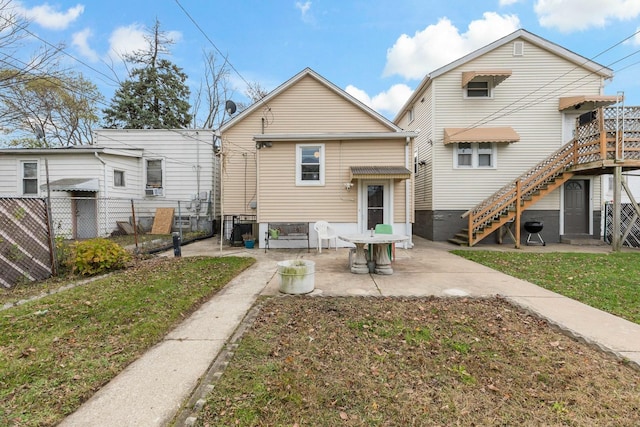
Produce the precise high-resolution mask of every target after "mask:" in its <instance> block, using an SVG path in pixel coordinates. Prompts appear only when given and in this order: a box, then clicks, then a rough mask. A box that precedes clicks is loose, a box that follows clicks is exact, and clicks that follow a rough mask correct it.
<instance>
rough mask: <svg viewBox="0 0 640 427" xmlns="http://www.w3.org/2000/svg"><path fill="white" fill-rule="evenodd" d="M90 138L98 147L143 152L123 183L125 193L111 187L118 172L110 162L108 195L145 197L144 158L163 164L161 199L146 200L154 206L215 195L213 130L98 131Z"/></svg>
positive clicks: (216, 169)
mask: <svg viewBox="0 0 640 427" xmlns="http://www.w3.org/2000/svg"><path fill="white" fill-rule="evenodd" d="M94 139H95V141H96V144H97V145H99V146H100V147H107V148H112V149H119V148H122V149H125V148H126V149H131V148H140V149H142V150H143V159H141V160H139V162H138V164H137V167H136V169H137V170H136V172H135V173H134V174H133V176H132V178H133V181H131V182H129V181H128V179H127V181H125V183H126V190H125V191H123V190H120V189H114V188H113V170H114V169H118V163H116V162H115V160H111V161H110V164H109V172H108V176H109V179H110V180H111V181H110V182H109V184H110V186H111V187H112V192H110V193H109V196H114V197H115V196H116V195H117V196H120V195H123V196H124V197H135V198H143V197H145V192H144V190H145V185H146V177H145V174H146V170H145V160H146V159H162V160H163V162H164V175H163V187H164V196H162V197H147V198H148V199H149V200H153V201H154V203H157V204H160V203H162V201H163V200H167V201H169V200H170V201H172V202H174V201H177V200H180V201H184V202H189V201H190V200H191V199H192V197H194V196H196V195H197V194H198V193H199V192H204V191H209V192H211V194H212V197H213V196H214V195H217V194H218V191H217V190H216V191H214V184H216V179H217V178H216V177H217V173H218V167H217V162H218V158H217V157H216V156H214V153H213V131H212V130H210V129H198V130H195V129H194V130H171V129H144V130H138V129H101V130H98V131H96V132H95V138H94ZM121 161H124V160H121ZM112 162H114V163H112ZM171 205H172V206H174V205H175V203H172V204H171Z"/></svg>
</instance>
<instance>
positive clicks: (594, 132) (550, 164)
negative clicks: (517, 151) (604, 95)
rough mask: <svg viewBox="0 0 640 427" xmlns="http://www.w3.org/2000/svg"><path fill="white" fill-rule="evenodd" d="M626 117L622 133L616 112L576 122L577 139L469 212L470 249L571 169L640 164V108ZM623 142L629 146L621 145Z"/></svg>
mask: <svg viewBox="0 0 640 427" xmlns="http://www.w3.org/2000/svg"><path fill="white" fill-rule="evenodd" d="M623 113H624V115H623V117H624V120H623V123H622V132H616V128H617V126H616V121H615V120H616V114H617V112H616V109H614V108H600V109H598V110H597V112H596V114H595V117H594V118H593V120H591V121H588V122H587V123H583V124H582V125H580V124H579V122H578V119H577V120H576V133H575V138H574V139H572V140H571V141H569V142H568V143H567V144H565V145H563V146H562V147H560V148H559V149H558V150H556V151H554V152H553V153H552V154H550V155H549V156H548V157H547V158H545V159H544V160H542V161H540V162H539V163H537V164H536V165H535V166H533V167H532V168H531V169H529V170H528V171H526V172H525V173H523V174H522V175H520V176H519V177H517V178H516V179H514V180H513V181H511V182H509V183H508V184H506V185H505V186H503V187H502V188H500V189H499V190H498V191H496V192H495V193H493V194H492V195H491V196H489V197H487V198H486V199H485V200H483V201H482V202H480V203H478V204H477V205H476V206H474V207H473V208H472V209H470V210H468V211H466V212H465V213H464V214H463V215H462V218H467V217H469V218H468V223H469V229H468V235H469V245H470V246H472V245H473V243H475V242H473V237H474V236H475V235H476V233H477V232H478V231H480V230H482V229H485V228H487V227H488V226H491V224H492V223H494V220H495V219H496V218H498V217H500V216H506V217H508V218H509V219H512V218H513V217H514V216H515V215H517V214H519V212H520V207H521V204H522V201H523V200H525V199H528V198H531V197H533V196H534V195H535V194H536V193H539V192H540V191H541V190H542V189H544V188H545V185H546V184H547V183H548V182H550V181H552V180H553V179H555V178H557V177H558V176H560V175H562V174H563V173H565V172H567V171H568V170H569V169H570V168H571V167H572V166H577V165H581V164H586V163H590V162H594V161H599V160H613V159H616V158H619V156H620V155H622V156H623V158H630V159H635V160H640V107H624V112H623ZM620 141H625V142H626V143H627V144H625V145H621V144H620ZM631 141H633V142H634V143H633V144H631V143H630V142H631ZM627 145H628V147H627ZM618 150H621V151H618ZM477 240H480V239H477Z"/></svg>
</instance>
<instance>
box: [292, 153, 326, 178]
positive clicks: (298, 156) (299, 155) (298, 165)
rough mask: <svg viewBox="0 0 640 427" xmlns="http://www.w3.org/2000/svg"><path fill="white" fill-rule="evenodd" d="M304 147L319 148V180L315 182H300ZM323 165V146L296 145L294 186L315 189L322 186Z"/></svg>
mask: <svg viewBox="0 0 640 427" xmlns="http://www.w3.org/2000/svg"><path fill="white" fill-rule="evenodd" d="M304 147H319V148H320V179H319V180H317V181H303V180H302V168H301V166H302V149H303V148H304ZM324 164H325V150H324V144H296V186H304V187H317V186H323V185H324Z"/></svg>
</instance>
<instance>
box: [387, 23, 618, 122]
mask: <svg viewBox="0 0 640 427" xmlns="http://www.w3.org/2000/svg"><path fill="white" fill-rule="evenodd" d="M518 38H520V39H523V40H525V41H527V42H529V43H531V44H533V45H536V46H538V47H540V48H542V49H545V50H547V51H549V52H551V53H554V54H556V55H558V56H559V57H561V58H564V59H566V60H567V61H569V62H573V63H574V64H576V65H577V66H580V67H583V68H585V69H587V70H589V71H591V72H592V73H595V74H598V75H600V76H602V77H604V78H608V79H609V78H612V77H613V70H611V69H610V68H607V67H605V66H604V65H600V64H598V63H597V62H594V61H591V60H590V59H588V58H585V57H584V56H582V55H578V54H577V53H575V52H572V51H570V50H569V49H566V48H564V47H562V46H560V45H558V44H556V43H553V42H551V41H549V40H547V39H544V38H542V37H540V36H537V35H535V34H533V33H531V32H529V31H527V30H525V29H522V28H521V29H519V30H516V31H514V32H513V33H511V34H509V35H506V36H504V37H502V38H501V39H498V40H496V41H494V42H493V43H489V44H488V45H486V46H484V47H482V48H480V49H478V50H475V51H473V52H471V53H469V54H467V55H465V56H462V57H460V58H458V59H456V60H455V61H453V62H450V63H449V64H447V65H445V66H443V67H440V68H438V69H436V70H434V71H432V72H431V73H429V74H427V75H426V76H425V77H424V79H422V81H421V82H420V84H419V85H418V86H417V87H416V89H415V90H414V91H413V94H412V95H411V97H410V98H409V99H408V100H407V102H405V103H404V105H403V106H402V108H401V109H400V110H399V111H398V113H397V114H396V117H395V118H394V119H393V121H394V122H396V121H398V120H399V119H400V118H401V117H402V115H403V114H404V113H405V112H406V111H407V110H408V107H409V106H410V105H412V104H414V103H415V100H416V98H418V96H419V95H421V94H422V92H423V91H424V89H425V88H426V87H427V86H429V84H431V81H432V80H433V79H435V78H436V77H438V76H441V75H442V74H445V73H447V72H449V71H451V70H453V69H454V68H457V67H459V66H461V65H463V64H465V63H467V62H469V61H472V60H474V59H476V58H478V57H480V56H482V55H484V54H486V53H488V52H491V51H492V50H494V49H496V48H498V47H500V46H503V45H505V44H507V43H511V42H512V41H514V40H516V39H518Z"/></svg>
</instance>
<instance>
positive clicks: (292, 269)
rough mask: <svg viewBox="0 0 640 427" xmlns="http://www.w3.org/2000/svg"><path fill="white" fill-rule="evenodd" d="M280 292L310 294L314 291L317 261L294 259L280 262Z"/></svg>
mask: <svg viewBox="0 0 640 427" xmlns="http://www.w3.org/2000/svg"><path fill="white" fill-rule="evenodd" d="M278 275H279V276H280V292H282V293H285V294H308V293H309V292H311V291H313V288H314V280H315V262H313V261H308V260H303V259H294V260H287V261H280V262H279V263H278Z"/></svg>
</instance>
